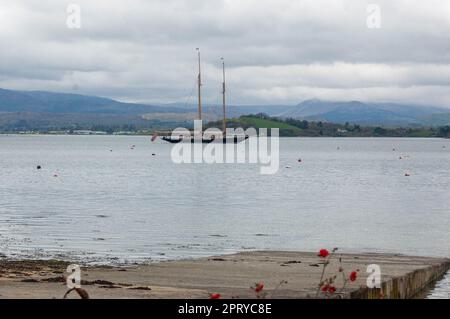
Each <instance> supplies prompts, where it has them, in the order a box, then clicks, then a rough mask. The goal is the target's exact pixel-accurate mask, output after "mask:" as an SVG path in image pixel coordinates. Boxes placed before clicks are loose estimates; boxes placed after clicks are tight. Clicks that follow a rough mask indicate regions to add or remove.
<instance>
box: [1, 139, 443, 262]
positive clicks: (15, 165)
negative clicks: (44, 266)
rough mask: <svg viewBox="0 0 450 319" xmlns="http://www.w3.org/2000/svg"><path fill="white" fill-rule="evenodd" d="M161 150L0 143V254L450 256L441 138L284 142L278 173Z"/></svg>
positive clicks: (124, 142) (101, 257)
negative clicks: (181, 158)
mask: <svg viewBox="0 0 450 319" xmlns="http://www.w3.org/2000/svg"><path fill="white" fill-rule="evenodd" d="M131 145H135V147H134V148H133V147H131ZM171 147H172V145H170V144H164V143H162V142H157V143H151V141H150V138H149V137H119V136H0V181H1V183H0V252H1V253H3V254H6V255H8V256H16V257H23V256H33V257H40V258H42V257H55V258H71V259H75V258H83V260H84V261H100V262H136V261H137V262H142V261H147V260H149V259H152V260H161V259H174V258H186V257H198V256H207V255H213V254H222V253H230V252H235V251H238V250H247V249H285V250H316V249H318V248H321V247H334V246H338V247H340V248H341V249H343V250H344V251H347V252H353V251H376V252H396V253H404V254H411V255H430V256H447V257H449V256H450V246H449V245H448V243H449V242H450V232H449V229H450V214H449V204H450V196H448V190H449V189H450V187H449V186H450V141H449V140H441V139H388V138H384V139H338V138H335V139H333V138H321V139H318V138H285V139H282V141H281V144H280V147H281V154H280V171H279V172H278V174H276V175H260V174H259V167H258V166H256V165H254V164H239V165H238V164H221V165H219V164H218V165H207V164H190V165H189V164H182V165H176V164H173V163H172V162H171V159H170V150H171ZM394 149H395V150H394ZM153 153H154V154H156V156H152V154H153ZM299 158H301V159H302V162H301V163H299V162H298V159H299ZM37 165H41V166H42V169H41V170H37V169H36V167H37ZM286 166H290V167H291V168H290V169H286V168H285V167H286ZM406 172H408V173H410V175H411V176H409V177H406V176H405V173H406ZM68 256H69V257H68Z"/></svg>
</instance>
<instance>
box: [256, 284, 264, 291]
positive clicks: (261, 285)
mask: <svg viewBox="0 0 450 319" xmlns="http://www.w3.org/2000/svg"><path fill="white" fill-rule="evenodd" d="M263 289H264V284H263V283H262V282H260V283H259V284H256V286H255V292H260V291H261V290H263Z"/></svg>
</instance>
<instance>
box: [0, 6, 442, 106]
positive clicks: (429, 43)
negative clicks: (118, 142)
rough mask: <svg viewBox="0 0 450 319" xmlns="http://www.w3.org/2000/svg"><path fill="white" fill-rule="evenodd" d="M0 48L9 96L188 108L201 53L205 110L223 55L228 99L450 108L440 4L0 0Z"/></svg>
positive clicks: (1, 78) (0, 83) (215, 92)
mask: <svg viewBox="0 0 450 319" xmlns="http://www.w3.org/2000/svg"><path fill="white" fill-rule="evenodd" d="M71 3H75V4H78V5H79V6H80V8H81V28H79V29H77V28H69V27H68V25H67V20H68V13H67V8H68V5H69V4H71ZM369 4H377V5H378V6H379V8H380V10H381V11H380V17H381V20H380V25H379V26H380V28H376V27H375V28H374V26H377V23H376V22H377V21H378V20H377V19H376V18H377V16H376V14H377V11H376V10H375V11H374V9H373V7H368V5H369ZM368 9H369V10H368ZM71 17H73V16H71ZM368 18H369V26H370V28H369V27H368ZM374 19H375V20H374ZM70 21H72V22H73V21H74V20H73V19H69V22H70ZM374 21H375V22H374ZM374 23H375V24H374ZM69 24H70V23H69ZM71 26H73V24H71ZM0 43H1V44H0V87H2V88H7V89H20V90H51V91H63V92H73V93H81V94H92V95H100V96H106V97H111V98H115V99H119V100H123V101H136V102H147V103H156V102H191V103H195V98H194V96H195V95H193V90H194V88H195V81H196V68H197V65H196V63H197V62H196V51H195V48H196V47H200V48H201V52H202V57H203V69H204V79H203V80H204V98H205V100H206V101H207V102H209V103H219V102H220V91H221V84H220V82H221V69H220V67H221V65H220V57H222V56H223V57H224V58H225V61H226V64H227V66H228V69H227V72H228V73H227V74H228V85H229V92H228V94H229V101H230V103H233V104H296V103H298V102H301V101H302V100H305V99H309V98H320V99H326V100H362V101H374V102H375V101H389V102H407V103H415V104H428V105H431V104H432V105H441V106H446V107H450V1H448V0H428V1H423V0H414V1H413V0H410V1H408V0H367V1H366V0H160V1H159V0H147V1H144V0H127V1H125V0H120V1H119V0H96V1H92V0H74V1H63V0H40V1H35V0H11V1H10V0H0ZM191 96H192V97H191Z"/></svg>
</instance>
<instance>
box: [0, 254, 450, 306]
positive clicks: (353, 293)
mask: <svg viewBox="0 0 450 319" xmlns="http://www.w3.org/2000/svg"><path fill="white" fill-rule="evenodd" d="M339 257H340V258H341V260H342V266H343V267H344V269H345V271H346V272H347V273H349V272H350V271H353V270H356V269H359V270H360V271H359V275H358V279H357V280H356V281H355V282H352V283H349V284H348V285H347V286H346V287H345V289H343V290H342V291H340V287H342V278H341V273H339V272H338V268H339V262H338V258H339ZM322 261H323V259H321V258H320V257H318V256H317V254H316V253H308V252H279V251H262V252H244V253H238V254H233V255H226V256H217V257H210V258H202V259H195V260H179V261H166V262H158V263H153V264H146V265H134V266H127V267H109V266H90V267H83V266H82V274H81V279H82V288H83V289H85V290H86V291H87V292H88V293H89V295H90V297H91V298H156V299H158V298H183V299H185V298H187V299H189V298H200V299H202V298H209V296H210V294H211V293H220V294H221V296H222V298H256V297H257V296H256V294H255V292H254V290H252V289H251V288H250V287H251V286H253V285H254V284H255V283H259V282H262V283H264V290H263V291H264V292H265V294H266V295H265V297H266V298H314V297H315V294H316V290H317V285H318V283H319V280H320V276H321V269H322V268H321V264H320V263H321V262H322ZM69 264H70V263H69V262H65V261H30V260H24V261H12V260H7V259H6V258H0V298H50V299H52V298H57V299H60V298H62V297H63V296H64V294H65V292H66V291H67V290H68V289H67V287H66V284H65V276H66V275H67V273H66V268H67V266H68V265H69ZM369 264H378V265H379V266H380V267H381V271H382V281H383V282H385V283H387V285H386V287H388V288H389V287H390V286H395V287H394V288H395V289H397V290H399V289H400V288H401V284H399V283H396V281H395V282H394V281H393V280H394V279H398V280H399V281H398V282H400V283H402V282H405V283H407V284H408V285H412V287H413V288H411V287H407V288H405V289H406V290H405V291H407V292H408V294H409V295H408V297H413V295H414V296H422V297H423V291H424V290H425V289H426V288H428V287H429V285H430V284H431V283H432V282H433V281H435V280H436V279H438V277H439V276H440V273H441V272H443V271H446V270H448V268H449V267H450V260H448V259H439V258H427V257H411V256H402V255H390V254H342V255H340V254H337V255H336V256H335V257H334V258H333V260H332V261H331V263H330V265H329V266H328V267H327V271H326V274H325V275H328V276H331V275H333V274H337V275H338V276H337V278H336V282H335V286H336V287H337V288H338V291H337V294H334V295H333V297H340V298H351V297H352V298H358V297H361V298H364V297H367V294H366V293H363V292H364V291H365V290H367V289H365V288H364V287H365V286H366V278H367V273H366V268H367V266H368V265H369ZM411 274H413V275H414V276H415V277H414V278H416V277H418V276H419V277H420V282H418V281H417V279H411V278H409V277H407V276H409V275H411ZM325 277H326V276H325ZM284 281H287V283H283V284H282V285H281V286H280V285H279V284H280V282H284ZM390 282H392V283H390ZM410 282H413V283H412V284H410ZM396 285H397V286H396ZM277 287H278V288H277ZM388 288H387V289H388ZM395 289H394V290H392V292H391V290H389V289H388V290H386V291H385V292H384V293H383V295H381V297H383V296H384V298H389V297H398V296H400V295H396V294H395V293H394V292H393V291H395ZM419 290H420V291H419ZM421 294H422V295H421ZM260 296H261V295H260ZM377 296H379V293H377V295H376V296H375V295H374V294H372V295H371V297H372V298H376V297H377ZM321 297H324V296H322V295H321ZM69 298H79V297H78V295H77V294H75V293H72V294H70V295H69Z"/></svg>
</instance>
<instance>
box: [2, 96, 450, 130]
mask: <svg viewBox="0 0 450 319" xmlns="http://www.w3.org/2000/svg"><path fill="white" fill-rule="evenodd" d="M196 112H197V108H196V106H195V105H186V104H182V103H172V104H160V105H147V104H137V103H124V102H119V101H115V100H112V99H108V98H102V97H96V96H86V95H79V94H67V93H54V92H45V91H14V90H5V89H0V130H1V131H5V130H6V131H11V130H22V129H23V130H26V129H46V130H51V129H55V130H56V129H61V128H63V129H70V128H74V129H81V128H83V129H85V128H89V127H107V126H114V127H115V129H118V128H120V127H125V128H126V127H127V126H129V125H133V126H134V127H135V128H150V127H171V126H173V125H178V124H183V123H186V122H187V121H191V120H192V119H193V118H195V114H196ZM227 113H228V114H227V115H228V117H239V116H241V115H247V114H256V113H266V114H268V115H270V116H276V117H280V118H295V119H305V120H311V121H325V122H332V123H346V122H349V123H352V124H361V125H371V126H421V125H448V124H450V109H445V108H439V107H433V106H414V105H402V104H393V103H362V102H358V101H350V102H330V101H322V100H307V101H304V102H302V103H300V104H298V105H295V106H292V105H250V106H229V107H228V112H227ZM204 114H205V119H207V120H218V119H220V118H221V116H222V114H221V107H220V106H216V105H205V107H204Z"/></svg>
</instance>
